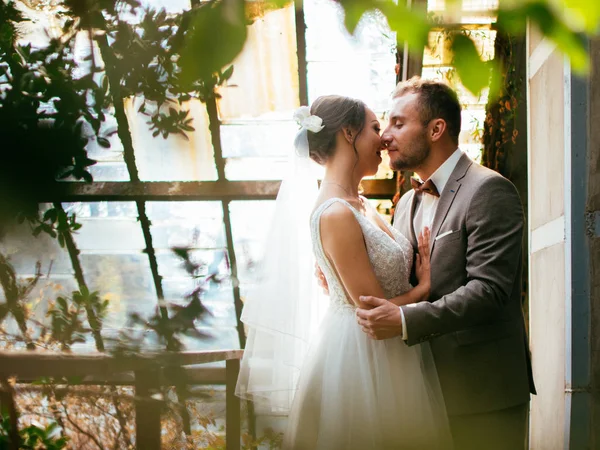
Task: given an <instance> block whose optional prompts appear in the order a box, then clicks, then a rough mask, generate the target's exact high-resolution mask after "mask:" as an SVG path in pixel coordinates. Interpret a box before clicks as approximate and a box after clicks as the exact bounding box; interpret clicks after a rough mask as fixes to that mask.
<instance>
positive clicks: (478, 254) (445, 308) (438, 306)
mask: <svg viewBox="0 0 600 450" xmlns="http://www.w3.org/2000/svg"><path fill="white" fill-rule="evenodd" d="M466 231H467V251H466V271H467V282H466V284H465V285H463V286H461V287H460V288H458V289H457V290H456V291H454V292H452V293H450V294H447V295H444V296H443V297H442V298H440V299H438V300H436V301H433V302H431V303H429V302H421V303H417V304H413V305H407V306H402V313H403V315H404V322H405V327H406V330H405V335H406V337H407V339H406V341H407V344H409V345H413V344H417V343H419V342H423V341H424V340H427V339H429V338H431V337H433V336H439V335H442V334H446V333H450V332H454V331H458V330H461V329H465V328H470V327H474V326H476V325H478V324H481V323H485V322H489V321H493V320H494V318H496V317H498V316H499V313H500V312H501V311H502V310H503V309H504V306H505V305H506V303H507V302H508V301H510V298H511V293H512V291H513V288H514V285H515V283H516V282H517V280H518V279H519V278H520V277H519V275H520V274H518V273H517V271H518V270H519V269H518V268H519V267H520V264H519V262H520V258H521V246H522V234H523V209H522V206H521V201H520V199H519V195H518V194H517V191H516V189H515V187H514V186H513V185H512V183H510V182H509V181H508V180H506V179H505V178H502V177H496V176H492V177H489V178H487V179H485V180H484V181H483V182H482V184H481V186H480V187H479V189H478V190H477V192H475V193H474V195H473V197H472V200H471V204H470V206H469V208H468V212H467V217H466ZM439 250H441V249H439ZM439 250H438V251H439Z"/></svg>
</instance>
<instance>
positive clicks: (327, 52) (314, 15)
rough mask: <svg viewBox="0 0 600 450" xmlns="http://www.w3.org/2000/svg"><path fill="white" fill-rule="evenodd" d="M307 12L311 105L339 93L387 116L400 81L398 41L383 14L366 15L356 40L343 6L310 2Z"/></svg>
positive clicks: (372, 13)
mask: <svg viewBox="0 0 600 450" xmlns="http://www.w3.org/2000/svg"><path fill="white" fill-rule="evenodd" d="M304 12H305V21H306V26H307V30H306V47H307V49H306V55H307V60H308V88H309V101H313V100H314V99H315V98H316V97H318V96H320V95H326V94H341V95H347V96H350V97H356V98H359V99H361V100H363V101H364V102H365V103H366V104H367V105H368V106H369V107H371V108H372V109H373V110H375V111H380V112H383V111H385V110H386V109H387V108H388V104H389V96H390V94H391V92H392V90H393V89H394V86H395V81H396V73H395V65H396V56H395V52H396V39H395V35H394V33H393V32H391V30H390V29H389V26H388V25H387V20H386V19H385V17H384V16H383V14H381V13H380V12H369V13H367V14H366V15H365V16H363V18H362V19H361V20H360V22H359V24H358V26H357V29H356V31H355V33H354V35H353V36H352V35H350V34H349V33H348V31H347V30H346V29H345V27H344V23H343V17H344V15H343V14H344V13H343V9H342V7H341V5H339V4H337V3H335V2H330V1H328V0H306V1H305V2H304Z"/></svg>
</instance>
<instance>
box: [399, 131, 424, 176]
mask: <svg viewBox="0 0 600 450" xmlns="http://www.w3.org/2000/svg"><path fill="white" fill-rule="evenodd" d="M426 133H427V132H426V131H423V134H421V135H420V136H419V137H418V138H416V139H415V140H414V141H413V142H412V143H411V144H409V145H407V146H406V147H404V148H402V149H398V155H397V157H396V158H395V159H394V160H393V161H391V160H390V167H391V168H392V170H397V171H401V170H411V171H414V170H416V169H417V168H418V167H420V166H421V165H422V164H423V162H424V161H425V160H426V159H427V158H428V157H429V154H430V153H431V145H429V142H427V134H426Z"/></svg>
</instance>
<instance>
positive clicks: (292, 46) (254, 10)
mask: <svg viewBox="0 0 600 450" xmlns="http://www.w3.org/2000/svg"><path fill="white" fill-rule="evenodd" d="M247 7H248V8H249V9H250V14H251V15H252V16H253V18H254V22H253V23H252V25H250V26H249V27H248V38H247V40H246V43H245V45H244V48H243V50H242V52H241V53H240V54H239V55H238V56H237V58H236V59H235V60H234V61H233V63H232V64H233V67H234V69H233V76H232V77H231V78H230V80H229V82H228V86H225V87H222V88H221V89H220V94H221V95H222V98H221V99H220V100H219V115H220V117H221V119H223V120H232V119H247V118H256V117H261V118H264V119H266V120H269V119H282V118H283V119H288V120H289V119H290V117H291V112H292V111H293V110H294V109H295V108H297V107H298V106H299V99H298V60H297V57H296V26H295V19H294V11H295V10H294V4H293V3H291V4H289V5H288V6H286V7H285V8H281V9H278V10H275V11H268V12H264V10H263V11H261V8H264V4H262V3H260V2H250V3H248V5H247ZM263 116H265V117H263Z"/></svg>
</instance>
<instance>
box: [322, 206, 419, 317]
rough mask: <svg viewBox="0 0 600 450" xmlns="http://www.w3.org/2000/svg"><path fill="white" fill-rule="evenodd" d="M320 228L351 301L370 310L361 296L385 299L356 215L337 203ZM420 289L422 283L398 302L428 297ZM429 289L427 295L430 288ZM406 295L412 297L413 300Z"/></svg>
mask: <svg viewBox="0 0 600 450" xmlns="http://www.w3.org/2000/svg"><path fill="white" fill-rule="evenodd" d="M320 229H321V242H322V244H323V249H324V250H325V254H326V256H327V258H328V259H329V261H330V263H331V265H332V267H333V269H334V270H335V271H336V272H337V274H338V277H339V279H340V280H341V282H342V284H343V286H344V288H345V290H346V292H347V294H348V296H349V297H350V298H351V300H352V301H353V302H354V303H355V304H356V305H358V306H360V307H361V308H365V309H369V308H370V306H369V305H365V304H363V303H362V302H361V301H360V300H359V297H360V296H362V295H368V296H375V297H379V298H384V297H385V294H384V292H383V289H382V288H381V286H380V284H379V281H378V280H377V278H376V277H375V273H374V272H373V267H372V266H371V261H370V260H369V255H368V253H367V248H366V246H365V241H364V236H363V233H362V229H361V227H360V225H359V223H358V221H357V220H356V217H355V216H354V213H352V211H350V210H349V209H348V208H347V207H345V206H344V205H342V204H339V203H334V204H333V205H331V206H330V207H329V208H327V210H326V211H324V212H323V214H322V215H321V218H320ZM419 286H421V283H419V285H418V286H417V287H415V288H413V289H412V290H411V291H409V293H407V294H404V295H403V296H400V297H396V299H401V301H404V302H405V303H402V304H406V303H411V302H414V301H419V300H418V299H421V298H422V297H423V296H424V295H425V294H424V292H423V291H424V290H425V286H421V287H419ZM426 290H427V295H428V292H429V288H428V287H427V289H426ZM413 291H416V292H413ZM410 293H412V294H410ZM406 295H410V301H409V299H407V298H406ZM392 300H395V299H392Z"/></svg>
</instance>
